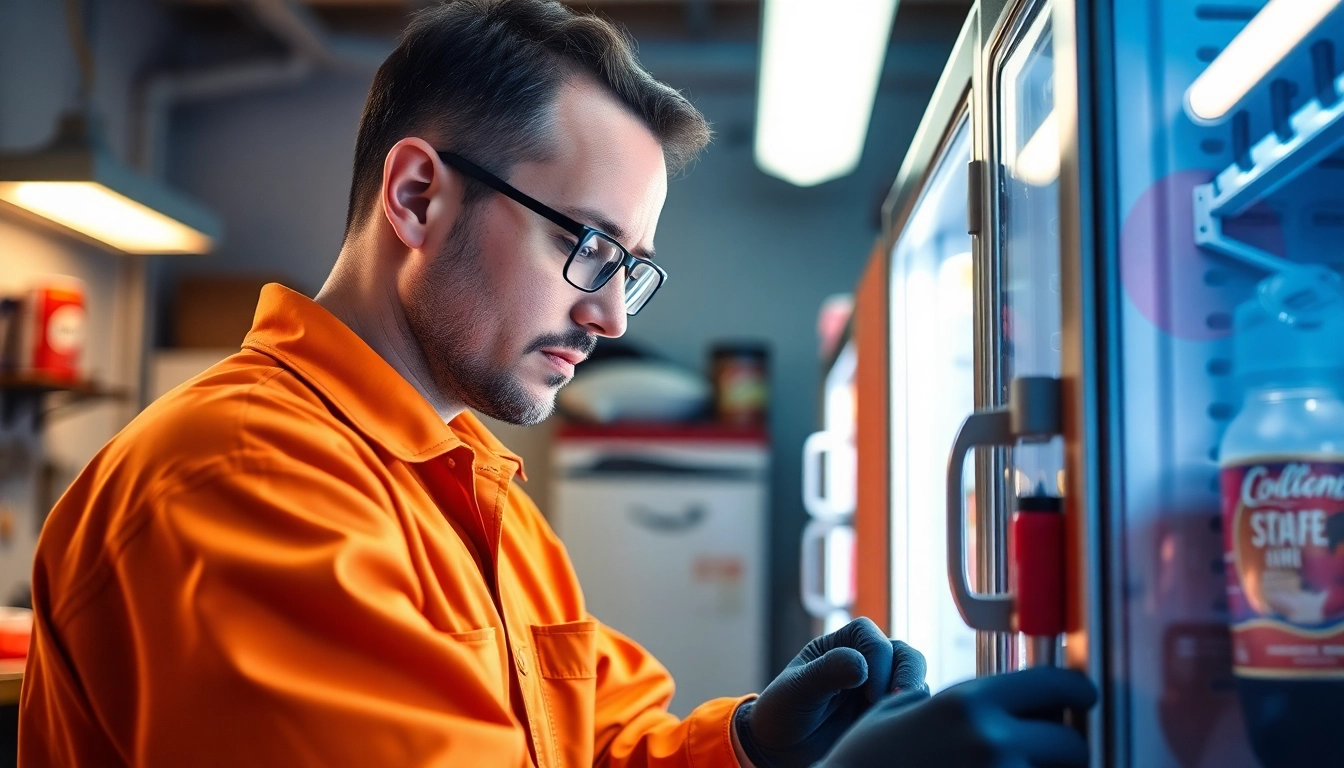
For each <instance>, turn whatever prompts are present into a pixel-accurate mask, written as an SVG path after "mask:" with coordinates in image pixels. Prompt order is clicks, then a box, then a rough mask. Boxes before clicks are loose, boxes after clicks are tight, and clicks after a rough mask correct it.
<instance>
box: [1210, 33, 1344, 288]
mask: <svg viewBox="0 0 1344 768" xmlns="http://www.w3.org/2000/svg"><path fill="white" fill-rule="evenodd" d="M1312 54H1313V65H1314V67H1315V75H1316V84H1315V88H1314V90H1315V92H1316V94H1317V95H1316V98H1313V99H1311V100H1310V101H1308V102H1307V103H1306V104H1303V105H1302V106H1301V107H1300V108H1299V109H1298V110H1297V111H1296V112H1293V113H1291V114H1288V113H1287V111H1286V110H1287V103H1288V102H1287V100H1286V97H1285V96H1284V95H1283V94H1284V93H1286V92H1287V91H1286V90H1285V88H1286V86H1280V83H1279V82H1278V81H1276V82H1275V83H1274V84H1273V85H1274V86H1275V87H1274V88H1273V89H1272V90H1273V93H1274V94H1275V100H1274V104H1273V105H1272V106H1273V110H1272V111H1273V112H1274V124H1275V128H1274V130H1273V131H1271V132H1270V133H1269V134H1268V135H1267V136H1265V137H1264V138H1263V139H1261V140H1260V141H1258V142H1256V143H1255V145H1254V146H1251V147H1247V148H1246V149H1245V152H1244V153H1242V152H1241V151H1240V150H1238V155H1239V157H1238V159H1237V161H1234V162H1233V163H1232V164H1231V165H1229V166H1227V167H1226V168H1224V169H1223V170H1222V171H1220V172H1219V173H1218V175H1217V176H1216V177H1214V179H1213V181H1211V182H1209V183H1208V184H1202V185H1200V186H1198V187H1195V191H1194V195H1195V208H1194V213H1195V243H1196V244H1197V245H1200V246H1203V247H1205V248H1208V249H1210V250H1212V251H1216V252H1217V253H1220V254H1222V255H1224V256H1228V257H1230V258H1233V259H1236V260H1238V261H1241V262H1243V263H1246V264H1250V265H1251V266H1254V267H1256V268H1258V269H1262V270H1265V271H1266V272H1282V271H1285V270H1290V269H1297V268H1300V267H1301V266H1302V265H1300V264H1298V263H1297V262H1293V261H1289V260H1288V259H1285V258H1283V257H1281V256H1276V255H1274V254H1272V253H1269V252H1268V251H1265V250H1262V249H1260V248H1256V247H1255V246H1253V245H1249V244H1247V243H1243V242H1241V241H1239V240H1234V239H1232V238H1230V237H1228V236H1226V235H1224V234H1223V220H1224V219H1228V218H1232V217H1234V216H1237V215H1239V214H1241V213H1243V212H1245V211H1246V210H1247V209H1248V208H1250V207H1251V206H1253V205H1255V204H1256V203H1257V202H1259V201H1261V200H1263V199H1265V198H1266V197H1268V196H1269V195H1271V194H1273V193H1274V192H1275V191H1277V190H1278V189H1279V188H1281V187H1283V186H1284V185H1285V184H1287V183H1289V182H1290V181H1292V180H1293V179H1295V178H1297V177H1298V176H1300V175H1301V174H1302V173H1303V172H1305V171H1307V170H1308V169H1310V168H1313V167H1315V166H1316V164H1317V163H1319V162H1320V161H1321V160H1322V159H1324V158H1326V157H1327V156H1329V155H1330V154H1331V153H1333V152H1335V151H1336V150H1337V149H1339V148H1340V147H1342V146H1344V99H1339V98H1337V96H1336V94H1338V93H1339V92H1341V91H1344V75H1340V76H1338V77H1337V78H1336V77H1335V76H1334V73H1333V55H1332V51H1327V50H1326V49H1325V48H1319V49H1313V51H1312ZM1241 114H1243V113H1239V114H1238V118H1241ZM1234 120H1235V119H1234ZM1236 124H1240V125H1243V126H1244V125H1245V121H1244V119H1241V122H1240V123H1236ZM1234 133H1235V130H1234ZM1243 155H1244V156H1243Z"/></svg>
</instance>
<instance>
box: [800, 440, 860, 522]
mask: <svg viewBox="0 0 1344 768" xmlns="http://www.w3.org/2000/svg"><path fill="white" fill-rule="evenodd" d="M855 461H856V459H855V457H854V446H853V445H852V444H851V443H850V441H849V438H848V437H846V436H844V435H841V434H839V433H836V432H827V431H825V430H823V431H821V432H813V433H812V434H811V435H809V436H808V438H807V439H806V440H804V441H803V508H804V509H806V510H807V512H808V514H809V515H811V516H812V517H815V518H819V519H827V520H834V519H839V518H841V517H844V516H845V515H849V514H853V512H854V501H855V499H854V496H855V489H854V480H853V476H854V473H855ZM823 468H824V471H825V474H826V478H825V481H824V485H825V487H824V488H823V480H822V472H823Z"/></svg>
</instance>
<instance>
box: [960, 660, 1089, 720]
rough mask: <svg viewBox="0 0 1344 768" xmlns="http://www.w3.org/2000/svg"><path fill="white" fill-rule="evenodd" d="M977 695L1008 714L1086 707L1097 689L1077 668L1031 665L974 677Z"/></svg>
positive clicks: (1026, 713)
mask: <svg viewBox="0 0 1344 768" xmlns="http://www.w3.org/2000/svg"><path fill="white" fill-rule="evenodd" d="M974 685H976V686H977V687H979V688H980V691H981V695H983V696H984V697H985V699H986V700H988V701H990V702H991V703H994V704H997V705H998V706H999V707H1001V708H1002V709H1003V710H1004V711H1005V712H1008V713H1009V714H1012V715H1019V716H1021V715H1029V714H1033V713H1036V712H1044V711H1050V710H1060V709H1087V708H1088V707H1091V706H1092V705H1093V704H1095V703H1096V701H1097V689H1096V688H1095V687H1094V686H1093V685H1092V681H1090V680H1088V679H1087V677H1086V676H1085V675H1083V674H1081V673H1079V672H1074V671H1073V670H1070V669H1060V668H1058V667H1033V668H1031V669H1027V670H1023V671H1021V672H1013V673H1011V674H1007V675H995V676H993V677H984V678H981V679H979V680H977V681H975V683H974Z"/></svg>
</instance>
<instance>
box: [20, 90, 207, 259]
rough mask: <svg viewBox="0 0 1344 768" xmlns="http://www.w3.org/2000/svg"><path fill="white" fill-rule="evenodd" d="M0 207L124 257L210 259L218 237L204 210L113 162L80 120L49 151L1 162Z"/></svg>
mask: <svg viewBox="0 0 1344 768" xmlns="http://www.w3.org/2000/svg"><path fill="white" fill-rule="evenodd" d="M0 201H3V202H5V203H8V204H9V205H11V206H14V207H15V208H18V209H21V210H23V211H25V212H27V213H29V214H32V215H35V216H38V217H41V219H43V220H44V221H46V222H49V223H52V224H56V225H59V226H60V227H63V228H65V229H69V230H72V231H73V232H75V233H77V234H79V235H81V236H83V237H85V238H88V239H90V240H93V241H95V242H97V243H99V244H101V245H104V246H106V247H109V248H112V249H115V250H118V251H123V252H125V253H134V254H189V253H208V252H209V251H210V249H211V248H212V247H213V246H214V243H215V240H216V239H217V238H218V237H219V232H220V224H219V220H218V219H217V218H216V217H215V216H214V215H213V214H211V213H210V212H209V211H206V210H205V209H203V208H201V207H200V206H198V205H196V204H195V203H193V202H191V201H190V200H187V199H185V198H183V197H182V196H181V195H178V194H177V193H176V192H174V191H173V190H172V189H169V188H168V187H166V186H164V185H162V184H160V183H158V182H156V181H154V180H152V179H149V178H146V177H144V176H142V175H140V174H138V173H136V172H134V171H133V170H131V169H130V168H128V167H126V166H125V165H124V164H122V163H120V162H118V161H117V160H116V159H115V158H113V157H112V156H111V154H110V153H109V152H108V151H107V150H106V149H105V148H104V147H103V146H102V145H101V143H100V142H99V141H98V138H97V135H96V131H94V130H93V129H92V128H91V127H90V126H89V124H88V123H87V122H86V121H85V120H84V119H83V118H82V117H78V116H67V117H66V118H64V119H63V120H62V122H61V128H60V130H59V131H58V133H57V136H56V140H55V141H54V142H53V143H52V144H51V145H50V146H49V147H47V148H45V149H41V150H38V151H37V152H33V153H30V154H24V155H0Z"/></svg>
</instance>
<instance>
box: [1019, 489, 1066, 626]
mask: <svg viewBox="0 0 1344 768" xmlns="http://www.w3.org/2000/svg"><path fill="white" fill-rule="evenodd" d="M1060 502H1061V500H1060V499H1059V498H1058V497H1056V496H1024V497H1022V498H1019V499H1018V510H1017V512H1014V513H1013V523H1012V526H1013V528H1012V532H1011V533H1010V535H1009V541H1010V542H1011V543H1012V550H1011V554H1012V566H1011V569H1012V570H1011V573H1012V582H1013V583H1012V588H1013V595H1014V597H1015V602H1016V604H1017V605H1016V607H1017V631H1019V632H1022V633H1023V634H1027V635H1044V636H1053V635H1058V634H1060V633H1062V632H1063V631H1064V515H1063V514H1061V507H1060Z"/></svg>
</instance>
